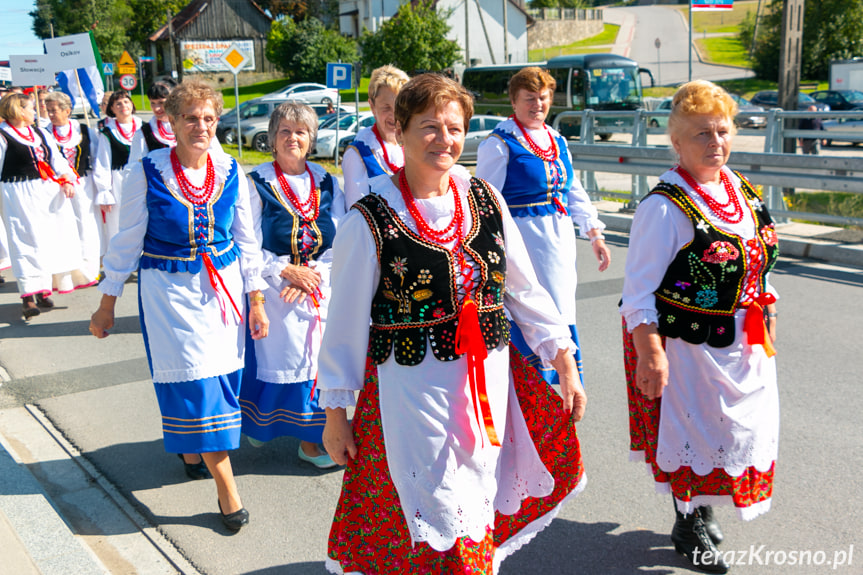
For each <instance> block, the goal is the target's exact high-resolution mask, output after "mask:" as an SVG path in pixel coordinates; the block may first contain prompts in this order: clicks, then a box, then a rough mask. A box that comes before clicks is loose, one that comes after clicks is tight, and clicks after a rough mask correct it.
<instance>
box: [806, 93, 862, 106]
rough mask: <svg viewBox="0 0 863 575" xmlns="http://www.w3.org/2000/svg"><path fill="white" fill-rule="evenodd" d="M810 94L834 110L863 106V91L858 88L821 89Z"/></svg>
mask: <svg viewBox="0 0 863 575" xmlns="http://www.w3.org/2000/svg"><path fill="white" fill-rule="evenodd" d="M809 95H810V96H812V98H813V99H814V100H815V101H816V102H821V103H823V104H827V105H828V106H830V109H831V110H834V111H835V110H859V109H861V108H863V92H860V91H858V90H819V91H817V92H812V93H811V94H809Z"/></svg>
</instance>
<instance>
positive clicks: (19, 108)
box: [0, 92, 33, 120]
mask: <svg viewBox="0 0 863 575" xmlns="http://www.w3.org/2000/svg"><path fill="white" fill-rule="evenodd" d="M27 102H30V103H31V104H32V103H33V100H32V99H31V98H30V96H28V95H26V94H17V93H15V92H12V93H11V94H6V95H5V96H3V99H2V100H0V118H5V119H6V120H21V119H22V118H23V116H24V106H26V105H27Z"/></svg>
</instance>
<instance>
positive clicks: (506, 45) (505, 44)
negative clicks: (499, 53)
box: [502, 0, 509, 64]
mask: <svg viewBox="0 0 863 575" xmlns="http://www.w3.org/2000/svg"><path fill="white" fill-rule="evenodd" d="M502 2H503V63H504V64H509V19H508V18H507V16H508V14H507V12H508V10H507V4H509V0H502Z"/></svg>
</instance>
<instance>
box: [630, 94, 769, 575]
mask: <svg viewBox="0 0 863 575" xmlns="http://www.w3.org/2000/svg"><path fill="white" fill-rule="evenodd" d="M736 113H737V105H736V104H735V103H734V100H733V99H732V98H731V97H730V96H729V95H728V94H727V93H726V92H725V90H723V89H722V88H720V87H718V86H716V85H714V84H711V83H710V82H706V81H703V80H699V81H694V82H690V83H688V84H685V85H684V86H682V87H681V88H680V89H679V90H678V91H677V93H676V94H675V96H674V99H673V101H672V109H671V114H670V116H669V119H668V133H669V136H670V138H671V143H672V145H673V146H674V150H675V151H676V152H677V154H678V157H679V164H678V165H677V166H676V167H675V168H672V169H671V170H669V171H668V172H666V173H665V174H663V175H662V176H661V177H660V183H659V184H658V185H657V186H656V187H655V188H654V189H653V191H652V192H651V193H650V194H649V195H648V196H647V198H645V199H644V200H643V201H642V202H641V204H640V205H639V207H638V211H637V212H636V214H635V219H634V220H633V224H632V233H631V236H630V241H629V253H628V256H627V261H626V277H625V280H624V286H623V301H622V306H621V310H620V312H621V314H622V316H623V318H624V321H625V327H626V329H625V330H624V344H625V345H624V349H625V350H626V351H627V356H626V362H625V363H626V367H627V387H628V396H629V404H630V438H631V445H630V449H631V455H632V456H633V457H634V458H636V459H638V460H644V461H646V462H647V463H648V464H649V466H650V468H651V470H652V473H653V475H654V478H655V480H656V482H657V484H658V485H660V486H661V487H662V488H663V489H665V490H669V491H671V493H672V495H673V498H674V502H675V510H676V513H677V515H676V522H675V524H674V528H673V530H672V534H671V538H672V541H673V542H674V544H675V548H676V549H677V551H678V552H680V553H683V554H685V555H687V556H688V557H689V558H690V560H692V561H693V563H697V566H698V567H699V568H700V569H703V570H705V571H711V572H718V573H724V572H725V571H726V570H727V569H728V566H727V565H726V564H725V562H724V561H723V559H722V558H721V557H719V556H718V555H717V549H716V547H715V545H716V544H718V543H719V542H720V541H721V540H722V533H721V531H720V530H719V526H718V523H717V522H716V519H715V517H714V515H713V509H712V508H711V507H710V505H712V504H733V505H734V507H735V508H736V509H737V512H738V515H739V516H740V517H741V518H742V519H745V520H749V519H752V518H754V517H756V516H758V515H761V514H762V513H766V512H767V511H768V510H769V508H770V500H771V499H770V498H771V495H772V489H773V472H774V463H775V460H776V454H777V441H778V434H779V400H778V393H777V386H776V362H775V359H774V358H773V354H774V351H773V347H772V342H773V339H774V335H775V326H776V310H775V303H774V302H775V301H776V297H775V292H774V290H773V288H772V287H771V286H770V284H769V282H768V272H769V271H770V269H771V268H772V267H773V265H774V263H775V262H776V257H777V255H778V251H779V250H778V245H777V244H778V242H777V237H776V232H775V230H774V229H773V223H772V221H771V219H770V215H769V214H768V213H767V209H766V207H765V205H764V203H763V202H762V201H761V200H760V199H759V198H758V195H757V194H756V192H755V191H754V190H753V188H752V186H751V185H750V184H749V182H748V181H747V180H746V179H745V178H744V177H743V176H742V175H740V174H738V173H736V172H732V171H731V170H730V169H728V167H726V165H725V164H726V162H727V161H728V157H729V154H730V153H731V142H732V139H733V136H734V132H735V129H734V116H735V114H736ZM663 340H664V348H663ZM660 397H661V401H660Z"/></svg>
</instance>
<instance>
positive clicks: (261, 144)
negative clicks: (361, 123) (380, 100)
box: [216, 100, 350, 153]
mask: <svg viewBox="0 0 863 575" xmlns="http://www.w3.org/2000/svg"><path fill="white" fill-rule="evenodd" d="M287 101H290V100H277V101H276V106H278V105H279V104H281V103H282V102H287ZM276 106H274V107H273V108H272V109H270V111H269V112H268V113H267V115H265V116H250V117H248V118H245V117H244V118H243V119H242V121H241V125H242V129H243V138H242V139H243V146H245V147H247V148H254V149H255V150H257V151H259V152H265V153H266V152H269V151H270V144H269V142H268V136H267V131H268V129H269V127H270V114H272V110H273V109H275V107H276ZM309 107H310V108H311V109H312V110H314V111H315V113H316V114H317V115H318V117H320V116H323V115H325V114H326V113H327V106H326V105H325V104H312V105H311V106H309ZM241 109H242V108H241ZM341 112H342V114H347V113H350V110H348V109H347V108H341ZM221 122H222V120H221V119H220V120H219V124H220V127H221ZM236 125H237V123H236V121H234V122H231V125H230V129H229V130H228V131H227V132H226V135H225V138H224V141H225V142H226V143H228V144H233V143H235V142H236V137H237V128H236ZM216 133H217V134H218V131H217V132H216Z"/></svg>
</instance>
